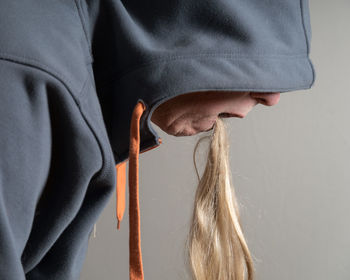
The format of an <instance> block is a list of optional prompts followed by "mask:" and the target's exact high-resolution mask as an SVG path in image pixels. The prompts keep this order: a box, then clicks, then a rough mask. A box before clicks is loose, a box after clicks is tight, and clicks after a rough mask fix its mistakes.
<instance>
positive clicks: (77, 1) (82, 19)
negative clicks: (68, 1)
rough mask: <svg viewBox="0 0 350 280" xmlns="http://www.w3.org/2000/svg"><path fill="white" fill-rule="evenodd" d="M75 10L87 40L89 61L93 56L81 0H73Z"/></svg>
mask: <svg viewBox="0 0 350 280" xmlns="http://www.w3.org/2000/svg"><path fill="white" fill-rule="evenodd" d="M74 3H75V7H76V10H77V12H78V15H79V19H80V23H81V26H82V28H83V31H84V36H85V40H86V42H87V47H88V50H89V57H88V58H89V62H90V63H91V62H92V61H93V56H92V50H91V40H90V38H89V35H88V32H87V27H86V19H85V17H84V13H83V11H82V6H81V0H74Z"/></svg>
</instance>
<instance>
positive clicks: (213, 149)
mask: <svg viewBox="0 0 350 280" xmlns="http://www.w3.org/2000/svg"><path fill="white" fill-rule="evenodd" d="M208 137H210V138H211V141H210V148H209V152H208V158H207V163H206V167H205V170H204V173H203V176H202V178H199V174H198V170H197V166H196V163H195V160H194V165H195V168H196V172H197V176H198V179H199V183H198V187H197V190H196V194H195V199H194V209H193V216H192V221H191V224H190V231H189V234H188V237H187V240H186V244H187V247H186V248H187V253H188V257H189V266H190V270H191V274H192V279H193V280H244V279H248V280H253V279H254V268H253V261H252V257H251V255H250V252H249V249H248V246H247V243H246V241H245V238H244V236H243V232H242V229H241V224H240V217H239V209H238V205H237V201H236V195H235V191H234V188H233V185H232V177H231V172H230V164H229V145H228V139H227V133H226V126H225V124H224V122H223V121H222V120H221V118H218V119H217V121H216V124H215V125H214V129H213V134H212V135H211V136H204V137H202V138H201V139H199V140H198V142H197V144H196V147H195V149H194V154H193V156H194V159H195V153H196V150H197V148H198V145H199V143H200V142H201V141H202V140H203V139H205V138H208Z"/></svg>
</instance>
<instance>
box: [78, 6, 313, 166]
mask: <svg viewBox="0 0 350 280" xmlns="http://www.w3.org/2000/svg"><path fill="white" fill-rule="evenodd" d="M81 12H82V14H83V18H84V20H85V26H86V29H87V36H88V39H89V41H90V44H91V52H92V57H93V69H94V78H95V82H96V89H97V93H98V95H99V99H100V102H101V107H102V111H103V115H104V119H105V123H106V128H107V131H108V134H109V137H110V141H111V145H112V148H113V152H114V158H115V162H116V164H117V163H119V162H122V161H124V160H125V159H127V158H128V155H129V131H130V122H131V116H132V111H133V109H134V107H135V105H136V104H137V103H138V102H139V101H142V102H143V103H144V105H145V107H146V109H145V111H144V113H143V115H142V117H141V120H140V134H141V135H140V151H141V152H142V151H145V150H147V149H149V148H151V147H155V146H158V145H159V141H158V139H159V137H158V135H157V133H156V132H155V130H154V129H153V128H152V125H151V122H150V118H151V115H152V112H153V111H154V110H155V108H156V107H157V106H158V105H159V104H161V103H163V102H164V101H166V100H168V99H170V98H172V97H175V96H177V95H180V94H186V93H189V92H198V91H205V90H218V91H219V90H226V91H227V90H230V91H260V92H287V91H295V90H300V89H308V88H310V87H311V86H312V84H313V83H314V78H315V73H314V70H313V66H312V63H311V61H310V59H309V52H310V39H311V28H310V17H309V7H308V1H306V0H301V1H295V0H286V1H278V0H273V1H270V0H249V1H240V2H237V1H227V0H218V1H196V0H191V1H189V0H169V1H158V0H153V1H146V2H142V1H141V2H140V1H136V0H127V1H119V0H86V1H81Z"/></svg>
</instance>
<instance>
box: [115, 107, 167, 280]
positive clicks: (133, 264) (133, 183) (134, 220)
mask: <svg viewBox="0 0 350 280" xmlns="http://www.w3.org/2000/svg"><path fill="white" fill-rule="evenodd" d="M145 109H146V107H145V105H144V104H143V103H142V102H138V103H137V104H136V106H135V108H134V111H133V113H132V118H131V124H130V147H129V262H130V263H129V273H130V280H143V279H144V276H143V267H142V253H141V233H140V205H139V177H138V171H139V154H140V119H141V116H142V114H143V112H144V110H145ZM158 141H159V143H162V141H161V139H160V138H159V139H158ZM158 146H159V145H157V146H154V147H152V148H149V149H147V150H145V151H143V152H146V151H149V150H151V149H153V148H156V147H158ZM126 161H127V160H125V161H123V162H121V163H118V164H117V165H116V169H117V185H116V195H117V197H116V199H117V209H116V210H117V219H118V225H117V229H118V230H119V229H120V222H121V221H122V219H123V215H124V211H125V184H126Z"/></svg>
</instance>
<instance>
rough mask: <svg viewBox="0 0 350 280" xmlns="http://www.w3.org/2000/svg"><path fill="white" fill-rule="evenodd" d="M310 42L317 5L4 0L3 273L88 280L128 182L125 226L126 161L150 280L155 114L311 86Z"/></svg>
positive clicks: (302, 1)
mask: <svg viewBox="0 0 350 280" xmlns="http://www.w3.org/2000/svg"><path fill="white" fill-rule="evenodd" d="M310 40H311V26H310V16H309V7H308V1H307V0H284V1H280V0H245V1H236V0H215V1H212V0H167V1H160V0H149V1H136V0H57V1H44V0H26V1H19V0H2V1H0V279H7V280H24V279H29V280H41V279H45V280H47V279H50V280H73V279H74V280H76V279H79V276H80V272H81V269H82V265H83V263H84V260H85V257H86V252H87V246H88V241H89V237H90V236H91V233H92V231H93V227H94V224H95V223H96V221H97V219H98V217H99V215H100V214H101V212H102V210H103V209H104V207H105V206H106V204H107V202H108V201H109V199H110V197H111V195H112V194H113V191H115V188H116V194H117V213H116V214H117V218H118V228H119V227H120V222H121V220H122V217H123V213H124V207H125V182H126V162H127V161H129V194H130V202H129V215H130V224H129V226H130V228H129V230H130V239H129V246H130V247H129V248H130V251H129V261H130V279H134V280H139V279H143V278H144V275H143V268H142V256H141V235H140V209H139V203H138V185H139V178H138V167H139V166H138V156H139V153H142V152H146V151H148V150H150V149H153V148H155V147H157V146H159V145H160V143H161V139H160V138H159V136H158V135H157V133H156V132H155V130H154V129H153V128H152V125H151V122H150V119H151V116H152V113H153V111H154V110H155V109H156V108H157V106H159V105H160V104H162V103H163V102H165V101H167V100H169V99H170V98H173V97H175V96H178V95H180V94H186V93H190V92H200V91H207V90H216V91H260V92H281V93H282V92H290V91H297V90H302V89H309V88H310V87H311V86H312V85H313V83H314V80H315V72H314V69H313V65H312V62H311V61H310V58H309V53H310ZM218 94H219V93H218ZM116 222H117V221H114V220H113V221H111V223H116ZM115 278H116V279H119V277H118V275H116V276H115ZM146 278H147V276H146Z"/></svg>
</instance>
